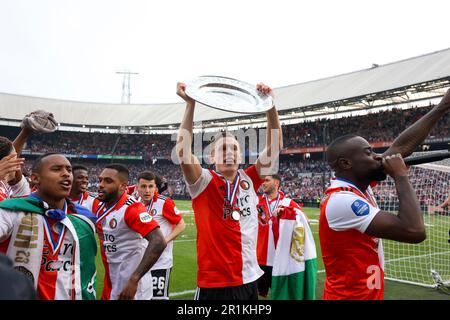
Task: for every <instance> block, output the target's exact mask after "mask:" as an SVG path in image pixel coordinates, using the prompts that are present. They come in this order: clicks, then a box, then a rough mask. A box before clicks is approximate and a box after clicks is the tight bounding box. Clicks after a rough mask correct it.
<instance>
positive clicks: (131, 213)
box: [92, 164, 166, 300]
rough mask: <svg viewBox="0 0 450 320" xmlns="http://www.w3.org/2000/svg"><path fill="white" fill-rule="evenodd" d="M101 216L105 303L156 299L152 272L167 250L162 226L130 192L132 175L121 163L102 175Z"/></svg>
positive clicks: (97, 210)
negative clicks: (160, 226) (160, 227)
mask: <svg viewBox="0 0 450 320" xmlns="http://www.w3.org/2000/svg"><path fill="white" fill-rule="evenodd" d="M98 179H99V192H98V200H100V201H101V202H99V201H94V205H93V208H92V209H93V212H94V213H95V215H96V216H97V223H96V227H97V232H98V235H99V238H100V247H101V250H102V259H103V264H104V266H105V280H104V288H103V293H102V299H103V300H116V299H127V300H130V299H136V300H149V299H151V298H152V279H151V275H150V273H149V272H148V271H149V270H150V268H151V267H152V266H153V265H154V263H155V262H156V261H157V260H158V258H159V256H160V255H161V253H162V252H163V250H164V249H165V247H166V242H165V240H164V236H163V234H162V232H161V230H160V229H159V225H158V223H157V222H156V221H155V220H154V219H153V217H152V216H150V214H149V213H148V212H147V211H146V209H145V207H144V205H143V204H142V203H140V202H138V201H137V200H136V199H135V198H133V197H132V196H130V195H128V194H127V193H126V190H127V185H128V179H129V172H128V169H127V168H126V167H124V166H123V165H120V164H111V165H108V166H106V167H105V169H104V170H103V171H102V172H101V174H100V176H99V178H98Z"/></svg>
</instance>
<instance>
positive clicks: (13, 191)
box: [0, 176, 30, 201]
mask: <svg viewBox="0 0 450 320" xmlns="http://www.w3.org/2000/svg"><path fill="white" fill-rule="evenodd" d="M29 194H30V186H29V185H28V181H27V179H26V178H25V177H24V176H22V179H20V181H19V182H17V183H16V184H15V185H12V186H11V185H9V184H8V183H7V182H5V181H0V201H3V200H5V199H9V198H20V197H26V196H28V195H29Z"/></svg>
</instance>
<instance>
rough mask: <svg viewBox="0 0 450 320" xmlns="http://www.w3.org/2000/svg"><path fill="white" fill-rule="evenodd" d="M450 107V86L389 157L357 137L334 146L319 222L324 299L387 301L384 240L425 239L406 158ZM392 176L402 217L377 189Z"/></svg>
mask: <svg viewBox="0 0 450 320" xmlns="http://www.w3.org/2000/svg"><path fill="white" fill-rule="evenodd" d="M448 110H450V90H449V91H447V93H446V95H445V96H444V98H443V99H442V101H441V102H440V103H439V104H438V105H437V106H436V107H434V108H433V109H432V110H431V111H430V112H428V113H427V114H426V115H425V116H423V117H422V118H421V119H420V120H418V121H416V122H415V123H414V124H413V125H411V126H410V127H409V128H407V129H406V130H405V131H403V132H402V133H401V134H400V135H399V137H398V138H397V139H396V140H395V141H394V143H393V144H392V146H391V147H390V148H389V149H388V150H387V151H386V152H385V153H384V154H383V155H379V154H376V153H375V152H374V151H373V150H372V147H371V146H370V144H369V143H368V142H367V141H366V140H365V139H364V138H362V137H359V136H356V135H346V136H343V137H339V138H337V139H336V140H334V141H333V142H332V143H331V144H330V145H329V146H328V149H327V160H328V164H329V165H330V167H331V168H332V169H333V170H334V172H335V177H336V178H335V179H333V180H332V181H331V185H330V187H329V188H328V189H327V190H326V192H325V194H326V197H325V198H324V200H323V201H322V203H321V212H320V220H319V237H320V245H321V248H322V257H323V261H324V265H325V271H326V281H325V288H324V294H323V299H333V300H334V299H348V300H379V299H382V298H383V288H384V271H383V267H384V266H383V264H384V255H383V248H382V244H381V240H380V238H385V239H390V240H395V241H400V242H408V243H419V242H422V241H424V240H425V238H426V234H425V225H424V222H423V218H422V212H421V209H420V205H419V201H418V199H417V196H416V194H415V192H414V190H413V188H412V186H411V183H410V181H409V179H408V169H407V167H406V165H405V163H404V161H403V157H406V156H408V155H410V154H411V153H412V152H413V151H414V150H415V149H416V148H417V146H418V145H419V144H420V143H422V142H423V140H424V139H425V138H426V136H427V135H428V134H429V132H430V131H431V129H432V128H433V127H434V125H435V124H436V123H437V122H438V121H439V119H440V118H441V117H442V116H444V115H445V113H446V112H448ZM386 174H388V175H390V176H391V177H392V178H393V180H394V183H395V187H396V190H397V195H398V198H399V203H400V206H399V212H398V214H397V215H393V214H391V213H388V212H384V211H381V210H380V209H379V208H378V206H377V203H376V201H375V198H374V195H373V192H372V189H371V187H374V186H375V185H376V184H377V182H378V181H382V180H384V179H385V178H386Z"/></svg>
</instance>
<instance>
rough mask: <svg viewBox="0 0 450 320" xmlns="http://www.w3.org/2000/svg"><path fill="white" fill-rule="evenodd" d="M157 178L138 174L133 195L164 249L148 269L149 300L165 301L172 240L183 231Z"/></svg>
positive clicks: (167, 294) (178, 218)
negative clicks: (154, 226)
mask: <svg viewBox="0 0 450 320" xmlns="http://www.w3.org/2000/svg"><path fill="white" fill-rule="evenodd" d="M157 180H158V177H157V175H156V174H154V173H153V172H152V171H149V170H147V171H142V172H141V173H139V176H138V181H137V185H136V186H137V192H138V196H139V201H141V202H142V204H143V205H144V206H145V207H146V208H147V212H148V213H150V215H151V216H152V217H153V219H155V220H156V222H158V224H159V226H160V228H161V231H162V233H163V235H164V237H165V240H166V243H167V247H166V249H165V250H164V252H163V253H162V254H161V256H160V257H159V259H158V261H157V262H156V263H155V264H154V265H153V267H152V268H151V274H152V281H153V300H167V299H169V282H170V272H171V271H172V267H173V252H172V251H173V240H174V239H175V238H176V237H178V235H180V234H181V233H182V232H183V231H184V229H185V228H186V226H185V224H184V220H183V218H182V217H181V214H180V211H179V210H178V209H177V207H176V206H175V203H174V202H173V200H172V199H171V198H168V197H165V196H162V195H160V194H159V192H158V191H159V189H158V183H157Z"/></svg>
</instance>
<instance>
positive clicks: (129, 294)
mask: <svg viewBox="0 0 450 320" xmlns="http://www.w3.org/2000/svg"><path fill="white" fill-rule="evenodd" d="M138 284H139V280H137V279H136V277H134V276H131V278H130V280H128V283H127V285H126V286H125V287H124V288H123V289H122V292H121V293H120V294H119V299H118V300H133V299H134V296H135V295H136V292H137V288H138Z"/></svg>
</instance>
